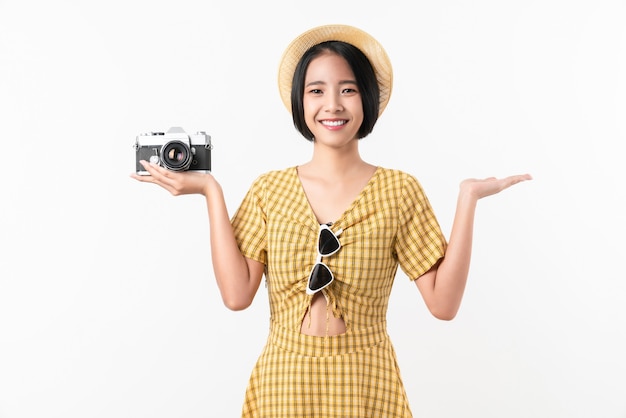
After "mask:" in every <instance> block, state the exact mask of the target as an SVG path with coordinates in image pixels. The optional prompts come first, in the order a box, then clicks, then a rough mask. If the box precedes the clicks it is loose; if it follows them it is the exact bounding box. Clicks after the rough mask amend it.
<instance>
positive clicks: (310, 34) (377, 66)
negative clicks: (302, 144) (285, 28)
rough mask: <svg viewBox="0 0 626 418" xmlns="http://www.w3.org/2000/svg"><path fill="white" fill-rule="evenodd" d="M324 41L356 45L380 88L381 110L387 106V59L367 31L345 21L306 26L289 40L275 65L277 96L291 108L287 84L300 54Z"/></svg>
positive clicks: (390, 80)
mask: <svg viewBox="0 0 626 418" xmlns="http://www.w3.org/2000/svg"><path fill="white" fill-rule="evenodd" d="M325 41H343V42H347V43H349V44H352V45H354V46H356V47H357V48H359V49H360V50H361V51H362V52H363V53H364V54H365V56H366V57H367V58H368V59H369V61H370V63H371V64H372V66H373V67H374V72H375V73H376V79H377V80H378V86H379V89H380V108H379V112H378V114H379V115H380V114H382V113H383V110H385V108H386V107H387V103H388V102H389V97H390V96H391V88H392V86H393V71H392V68H391V61H390V60H389V56H388V55H387V52H386V51H385V50H384V49H383V47H382V45H381V44H380V43H379V42H378V41H377V40H376V39H374V38H373V37H372V36H371V35H370V34H368V33H367V32H364V31H362V30H361V29H358V28H355V27H353V26H348V25H325V26H318V27H316V28H313V29H309V30H308V31H306V32H304V33H303V34H301V35H300V36H298V37H297V38H296V39H294V40H293V41H291V43H290V44H289V46H287V49H285V52H284V53H283V56H282V58H281V60H280V65H279V67H278V89H279V91H280V98H281V99H282V101H283V104H284V105H285V107H286V108H287V110H288V111H289V112H291V85H292V82H293V74H294V72H295V70H296V66H297V65H298V62H299V61H300V58H302V55H304V53H305V52H306V51H307V50H308V49H309V48H310V47H312V46H313V45H317V44H319V43H321V42H325Z"/></svg>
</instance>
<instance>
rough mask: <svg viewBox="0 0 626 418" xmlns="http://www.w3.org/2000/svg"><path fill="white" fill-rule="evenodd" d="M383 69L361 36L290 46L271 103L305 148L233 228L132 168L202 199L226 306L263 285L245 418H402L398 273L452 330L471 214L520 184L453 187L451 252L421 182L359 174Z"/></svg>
mask: <svg viewBox="0 0 626 418" xmlns="http://www.w3.org/2000/svg"><path fill="white" fill-rule="evenodd" d="M391 87H392V72H391V65H390V63H389V59H388V57H387V55H386V53H385V51H384V49H383V48H382V47H381V46H380V44H379V43H378V42H377V41H376V40H375V39H374V38H372V37H371V36H370V35H368V34H367V33H365V32H363V31H361V30H359V29H357V28H354V27H350V26H345V25H328V26H322V27H318V28H314V29H311V30H309V31H307V32H305V33H303V34H302V35H300V36H299V37H298V38H296V39H295V40H294V41H293V42H292V43H291V44H290V45H289V46H288V48H287V50H286V51H285V53H284V55H283V58H282V61H281V66H280V70H279V88H280V92H281V97H282V99H283V101H284V102H285V105H286V106H287V108H288V109H289V110H290V111H291V112H292V116H293V121H294V125H295V127H296V128H297V129H298V130H299V131H300V133H301V134H302V135H303V136H304V137H305V138H306V139H308V140H310V141H311V142H312V144H313V156H312V158H311V160H310V161H308V162H307V163H305V164H301V165H298V166H292V167H288V168H286V169H282V170H276V171H271V172H269V173H265V174H263V175H261V176H260V177H258V179H257V180H256V181H255V182H254V183H253V185H252V186H251V188H250V190H249V191H248V193H247V195H246V197H245V198H244V200H243V202H242V204H241V206H240V207H239V209H238V210H237V212H236V213H235V215H234V216H233V218H232V219H230V218H229V215H228V213H227V210H226V205H225V200H224V196H223V194H222V190H221V187H220V185H219V184H218V182H217V181H216V180H215V178H214V177H213V176H212V175H210V174H198V173H192V172H182V173H181V172H179V173H174V172H170V171H167V170H166V169H163V168H162V167H159V166H157V165H151V164H147V163H143V164H144V166H145V168H146V170H147V171H148V172H149V173H150V176H137V175H133V177H134V178H136V179H137V180H139V181H143V182H151V183H155V184H158V185H159V186H161V187H163V188H165V189H166V190H168V191H169V192H170V193H172V194H173V195H180V194H189V193H200V194H203V195H204V196H205V197H206V202H207V207H208V214H209V223H210V239H211V251H212V260H213V266H214V270H215V277H216V280H217V283H218V286H219V289H220V292H221V296H222V298H223V300H224V303H225V305H226V306H227V307H228V308H230V309H233V310H239V309H245V308H246V307H248V306H249V305H250V304H251V303H252V300H253V298H254V296H255V294H256V292H257V290H258V288H259V285H260V283H261V280H262V277H263V276H264V275H265V277H266V282H267V289H268V292H269V301H270V313H271V321H270V322H271V326H270V334H269V338H268V341H267V344H266V346H265V348H264V350H263V352H262V354H261V355H260V357H259V360H258V362H257V365H256V367H255V369H254V370H253V372H252V375H251V378H250V381H249V384H248V389H247V391H246V397H245V401H244V405H243V412H242V416H244V417H272V418H276V417H326V418H328V417H383V416H384V417H411V416H412V414H411V411H410V407H409V404H408V401H407V396H406V394H405V390H404V386H403V383H402V380H401V376H400V373H399V369H398V365H397V361H396V355H395V352H394V349H393V346H392V344H391V342H390V340H389V336H388V335H387V332H386V322H385V320H386V311H387V303H388V301H389V294H390V291H391V287H392V284H393V281H394V278H395V275H396V272H397V268H398V266H400V267H401V268H402V269H403V271H404V272H405V273H406V274H407V275H408V276H409V277H410V278H411V279H412V280H414V281H415V283H416V286H417V288H418V290H419V293H420V294H421V296H422V298H423V300H424V302H425V303H426V305H427V307H428V309H429V310H430V312H432V314H433V315H434V316H435V317H437V318H440V319H444V320H450V319H452V318H454V316H455V315H456V313H457V311H458V309H459V306H460V303H461V299H462V296H463V293H464V289H465V284H466V280H467V275H468V270H469V265H470V255H471V246H472V228H473V222H474V211H475V208H476V204H477V201H478V200H479V199H481V198H483V197H486V196H489V195H492V194H495V193H498V192H500V191H502V190H504V189H506V188H508V187H510V186H512V185H514V184H516V183H519V182H521V181H524V180H528V179H530V176H529V175H516V176H510V177H507V178H502V179H496V178H489V179H483V180H475V179H469V180H465V181H463V182H462V183H461V185H460V189H459V196H458V201H457V208H456V215H455V218H454V222H453V226H452V230H451V234H450V237H449V239H448V240H446V239H445V237H444V236H443V234H442V232H441V229H440V227H439V224H438V222H437V220H436V217H435V215H434V213H433V210H432V208H431V206H430V204H429V202H428V199H427V197H426V196H425V194H424V192H423V190H422V188H421V186H420V184H419V182H418V181H417V180H416V179H415V178H414V177H413V176H412V175H410V174H407V173H404V172H402V171H399V170H393V169H388V168H383V167H379V166H376V165H372V164H370V163H367V162H365V161H364V160H363V159H362V158H361V156H360V154H359V148H358V145H359V140H360V139H361V138H364V137H365V136H367V135H368V134H369V133H370V132H371V131H372V129H373V128H374V125H375V124H376V121H377V119H378V117H379V116H380V114H381V113H382V111H383V110H384V109H385V107H386V105H387V102H388V100H389V96H390V93H391Z"/></svg>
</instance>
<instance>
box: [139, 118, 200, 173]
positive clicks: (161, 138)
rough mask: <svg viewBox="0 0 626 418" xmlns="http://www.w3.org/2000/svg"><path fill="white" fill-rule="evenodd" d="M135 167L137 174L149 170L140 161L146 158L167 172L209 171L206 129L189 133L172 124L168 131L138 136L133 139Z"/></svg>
mask: <svg viewBox="0 0 626 418" xmlns="http://www.w3.org/2000/svg"><path fill="white" fill-rule="evenodd" d="M134 147H135V169H136V172H137V174H138V175H142V176H149V175H150V173H149V172H148V171H147V170H146V169H145V168H144V167H143V166H142V165H141V164H140V161H142V160H145V161H149V162H151V163H153V164H156V165H159V166H161V167H164V168H166V169H168V170H170V171H201V172H205V173H208V172H210V171H211V149H212V148H213V146H212V145H211V136H210V135H207V134H206V133H205V132H197V133H196V134H194V135H188V134H187V133H186V132H185V131H184V130H183V128H180V127H172V128H170V129H169V130H168V131H167V132H150V133H144V134H140V135H137V138H136V140H135V146H134Z"/></svg>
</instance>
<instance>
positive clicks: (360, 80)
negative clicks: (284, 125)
mask: <svg viewBox="0 0 626 418" xmlns="http://www.w3.org/2000/svg"><path fill="white" fill-rule="evenodd" d="M325 52H332V53H335V54H337V55H339V56H340V57H343V58H344V59H345V60H346V61H347V62H348V65H349V66H350V68H351V69H352V72H353V73H354V77H355V78H356V82H357V86H358V88H359V91H360V93H361V103H362V105H363V123H362V124H361V126H360V127H359V131H358V132H357V136H358V138H359V139H362V138H365V137H366V136H367V135H369V134H370V133H371V132H372V130H373V129H374V125H375V124H376V121H377V120H378V113H379V109H380V87H379V85H378V80H377V78H376V73H375V72H374V67H373V66H372V63H371V62H370V61H369V59H367V57H366V56H365V54H364V53H363V52H362V51H361V50H360V49H359V48H357V47H355V46H354V45H352V44H349V43H347V42H342V41H325V42H322V43H319V44H317V45H313V46H312V47H311V48H309V49H308V50H307V51H306V52H305V53H304V55H302V58H300V61H298V65H297V66H296V69H295V71H294V73H293V81H292V85H291V115H292V118H293V124H294V126H295V127H296V129H297V130H298V131H299V132H300V133H301V134H302V135H303V136H304V137H305V138H306V139H308V140H309V141H313V140H314V138H313V133H312V132H311V130H310V129H309V127H308V126H307V125H306V121H305V120H304V106H303V98H304V79H305V76H306V71H307V69H308V67H309V64H310V63H311V61H313V59H315V58H317V57H318V56H320V55H322V54H323V53H325Z"/></svg>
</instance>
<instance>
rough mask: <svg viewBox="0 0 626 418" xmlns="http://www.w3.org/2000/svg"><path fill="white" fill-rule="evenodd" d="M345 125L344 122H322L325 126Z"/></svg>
mask: <svg viewBox="0 0 626 418" xmlns="http://www.w3.org/2000/svg"><path fill="white" fill-rule="evenodd" d="M345 123H346V121H345V120H333V121H330V120H323V121H322V124H323V125H326V126H340V125H344V124H345Z"/></svg>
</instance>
